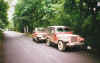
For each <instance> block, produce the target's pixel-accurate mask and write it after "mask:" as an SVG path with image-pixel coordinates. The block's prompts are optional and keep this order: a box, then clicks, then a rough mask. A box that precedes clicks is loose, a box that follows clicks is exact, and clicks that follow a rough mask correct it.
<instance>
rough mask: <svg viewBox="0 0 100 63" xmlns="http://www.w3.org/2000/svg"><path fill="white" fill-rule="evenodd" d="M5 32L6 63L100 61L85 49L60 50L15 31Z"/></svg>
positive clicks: (81, 62) (78, 62)
mask: <svg viewBox="0 0 100 63" xmlns="http://www.w3.org/2000/svg"><path fill="white" fill-rule="evenodd" d="M4 34H5V43H4V48H5V63H100V62H99V61H98V60H96V58H94V57H91V56H90V55H89V54H88V53H87V52H84V51H72V52H69V51H66V52H60V51H58V50H57V49H56V48H54V47H47V46H46V45H45V44H44V43H35V42H33V41H32V39H31V38H30V37H27V36H26V35H24V34H22V33H17V32H13V31H9V32H4Z"/></svg>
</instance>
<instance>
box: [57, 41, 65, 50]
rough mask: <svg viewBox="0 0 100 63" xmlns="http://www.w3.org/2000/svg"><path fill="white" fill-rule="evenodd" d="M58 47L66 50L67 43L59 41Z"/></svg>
mask: <svg viewBox="0 0 100 63" xmlns="http://www.w3.org/2000/svg"><path fill="white" fill-rule="evenodd" d="M58 49H59V50H60V51H65V49H66V45H65V44H64V42H63V41H58Z"/></svg>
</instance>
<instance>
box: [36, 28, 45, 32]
mask: <svg viewBox="0 0 100 63" xmlns="http://www.w3.org/2000/svg"><path fill="white" fill-rule="evenodd" d="M37 32H45V29H44V28H37Z"/></svg>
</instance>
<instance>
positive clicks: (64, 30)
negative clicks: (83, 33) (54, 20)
mask: <svg viewBox="0 0 100 63" xmlns="http://www.w3.org/2000/svg"><path fill="white" fill-rule="evenodd" d="M69 31H72V30H71V29H69V28H57V32H69Z"/></svg>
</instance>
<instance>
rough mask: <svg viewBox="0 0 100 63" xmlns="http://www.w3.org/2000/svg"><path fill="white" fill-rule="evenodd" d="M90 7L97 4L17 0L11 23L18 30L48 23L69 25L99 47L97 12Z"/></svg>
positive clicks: (74, 0) (81, 0)
mask: <svg viewBox="0 0 100 63" xmlns="http://www.w3.org/2000/svg"><path fill="white" fill-rule="evenodd" d="M93 8H97V6H96V0H34V1H33V0H19V1H18V3H17V5H16V11H15V14H14V18H13V19H14V26H15V28H16V30H17V31H21V32H32V31H33V29H34V28H35V27H47V26H49V25H66V26H70V27H72V29H73V30H74V31H75V33H77V34H80V35H82V36H83V37H85V38H86V41H87V43H89V44H91V45H92V46H93V47H97V48H100V46H99V45H100V39H99V37H100V33H99V32H100V28H99V27H100V21H99V20H100V16H99V11H94V10H93ZM98 10H99V9H98ZM95 45H96V46H95Z"/></svg>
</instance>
